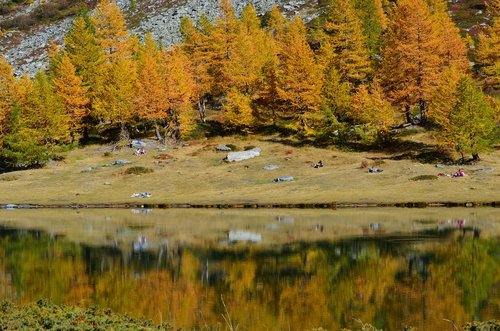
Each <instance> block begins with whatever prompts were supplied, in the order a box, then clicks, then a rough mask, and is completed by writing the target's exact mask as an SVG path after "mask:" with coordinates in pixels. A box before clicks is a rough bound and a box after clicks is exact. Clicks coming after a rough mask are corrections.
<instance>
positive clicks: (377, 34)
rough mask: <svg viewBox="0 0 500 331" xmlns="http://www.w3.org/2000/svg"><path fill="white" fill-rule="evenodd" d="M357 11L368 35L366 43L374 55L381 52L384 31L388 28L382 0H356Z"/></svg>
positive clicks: (364, 31)
mask: <svg viewBox="0 0 500 331" xmlns="http://www.w3.org/2000/svg"><path fill="white" fill-rule="evenodd" d="M354 4H355V8H356V12H357V13H358V16H359V18H360V19H361V27H362V29H363V33H364V35H365V36H366V40H365V44H366V46H367V47H368V49H369V50H370V53H371V54H372V56H376V55H377V54H378V53H379V50H380V46H381V40H380V38H381V35H382V32H383V31H384V30H385V29H386V28H387V17H386V15H385V12H384V9H383V7H382V1H381V0H355V2H354Z"/></svg>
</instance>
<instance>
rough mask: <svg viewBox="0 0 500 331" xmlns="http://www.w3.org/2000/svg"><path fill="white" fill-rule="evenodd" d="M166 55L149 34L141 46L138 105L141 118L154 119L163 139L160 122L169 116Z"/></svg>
mask: <svg viewBox="0 0 500 331" xmlns="http://www.w3.org/2000/svg"><path fill="white" fill-rule="evenodd" d="M163 59H164V57H162V56H161V52H160V50H159V48H158V45H157V44H156V42H155V41H154V40H153V37H152V36H151V34H147V35H146V38H145V40H144V44H142V45H141V46H140V47H139V56H138V68H137V81H136V105H137V113H138V115H139V117H140V118H142V119H145V120H148V121H153V123H154V126H155V131H156V136H157V138H158V140H163V137H162V135H161V133H160V130H159V124H158V122H159V121H161V120H163V119H166V118H167V111H168V104H169V103H168V99H167V88H166V82H167V81H166V75H167V74H166V71H165V70H164V69H165V65H162V63H161V61H162V60H163Z"/></svg>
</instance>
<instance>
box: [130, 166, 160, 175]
mask: <svg viewBox="0 0 500 331" xmlns="http://www.w3.org/2000/svg"><path fill="white" fill-rule="evenodd" d="M151 172H153V169H151V168H145V167H141V166H137V167H131V168H128V169H127V170H125V174H126V175H142V174H149V173H151Z"/></svg>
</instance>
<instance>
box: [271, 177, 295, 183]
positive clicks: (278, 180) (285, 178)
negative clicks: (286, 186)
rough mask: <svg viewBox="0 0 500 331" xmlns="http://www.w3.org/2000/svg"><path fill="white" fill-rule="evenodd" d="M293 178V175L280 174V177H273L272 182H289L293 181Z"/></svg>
mask: <svg viewBox="0 0 500 331" xmlns="http://www.w3.org/2000/svg"><path fill="white" fill-rule="evenodd" d="M293 180H294V178H293V176H281V177H278V178H275V179H273V182H274V183H279V182H291V181H293Z"/></svg>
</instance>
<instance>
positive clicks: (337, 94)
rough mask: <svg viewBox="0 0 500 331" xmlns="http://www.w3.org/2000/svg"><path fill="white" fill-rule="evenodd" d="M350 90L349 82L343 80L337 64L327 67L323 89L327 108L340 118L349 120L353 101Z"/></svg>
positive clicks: (323, 97)
mask: <svg viewBox="0 0 500 331" xmlns="http://www.w3.org/2000/svg"><path fill="white" fill-rule="evenodd" d="M349 91H350V88H349V84H348V83H346V82H342V81H341V77H340V74H339V72H338V71H337V69H336V68H335V66H334V65H330V66H329V67H327V68H326V70H325V79H324V85H323V91H322V103H323V106H324V107H325V110H326V111H328V113H331V114H332V115H334V116H335V117H336V118H338V119H340V120H347V119H348V112H349V110H350V108H351V101H352V100H351V95H350V93H349Z"/></svg>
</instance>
